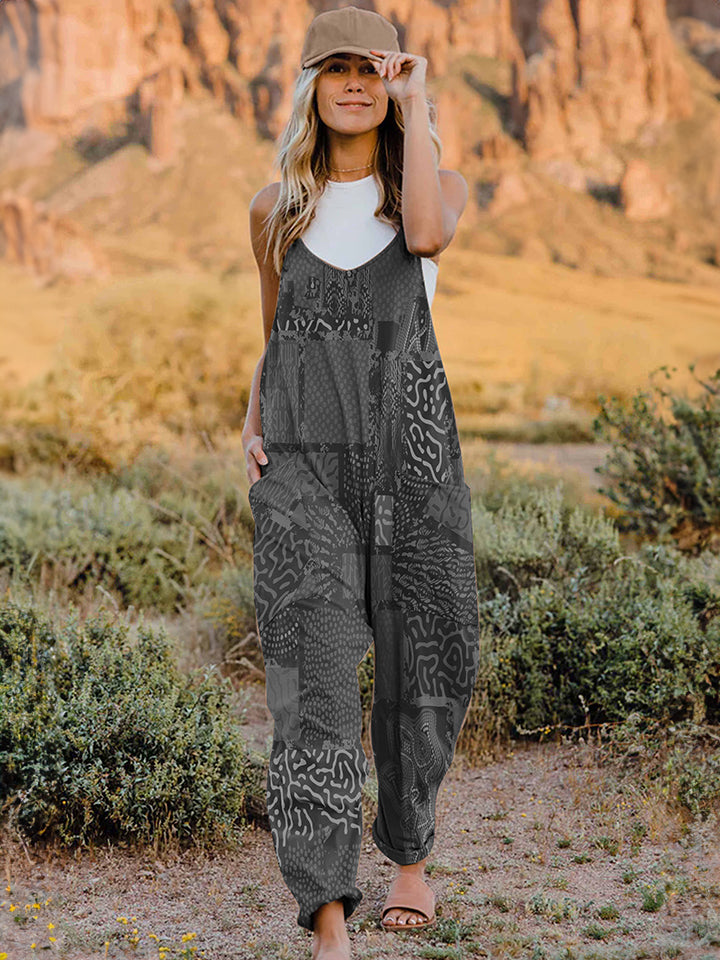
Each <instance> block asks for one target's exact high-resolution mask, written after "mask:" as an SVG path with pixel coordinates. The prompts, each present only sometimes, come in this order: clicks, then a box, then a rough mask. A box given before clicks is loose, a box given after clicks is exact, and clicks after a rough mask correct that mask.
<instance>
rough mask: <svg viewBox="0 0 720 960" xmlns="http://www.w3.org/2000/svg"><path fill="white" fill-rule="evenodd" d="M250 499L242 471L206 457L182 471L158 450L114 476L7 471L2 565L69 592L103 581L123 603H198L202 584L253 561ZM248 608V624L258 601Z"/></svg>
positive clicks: (2, 489)
mask: <svg viewBox="0 0 720 960" xmlns="http://www.w3.org/2000/svg"><path fill="white" fill-rule="evenodd" d="M203 467H204V469H205V472H206V475H205V476H202V477H196V476H195V475H196V474H197V473H199V472H201V470H202V468H203ZM229 472H230V468H228V473H229ZM233 481H235V482H233ZM245 504H246V495H244V494H243V492H242V487H241V486H239V484H238V482H237V478H235V477H230V476H228V477H224V476H223V475H222V474H221V472H220V471H219V470H218V471H217V472H216V473H213V472H212V471H211V469H210V467H209V465H208V464H207V463H201V462H196V463H194V464H193V465H192V466H191V467H188V468H186V472H185V474H184V475H179V474H178V472H177V470H175V469H173V467H172V466H171V465H170V464H166V463H164V462H161V461H160V460H159V458H158V457H155V458H154V460H153V461H151V460H150V458H149V457H147V458H139V459H138V461H137V462H136V463H135V464H134V465H133V467H132V468H128V469H127V470H124V471H121V472H120V474H119V475H118V476H117V477H102V478H95V479H92V480H91V479H87V478H81V477H78V476H75V477H70V478H68V477H66V478H63V480H62V485H61V484H60V483H59V482H58V479H57V478H55V479H52V478H43V477H39V476H32V477H26V478H22V479H19V478H12V479H8V478H3V479H2V480H1V481H0V568H2V569H4V570H5V571H7V573H8V574H9V575H10V576H11V577H12V578H14V579H16V580H19V581H21V582H23V583H33V582H36V581H38V580H39V581H42V583H43V584H44V585H45V586H46V587H47V586H48V585H51V586H54V587H56V588H62V589H67V590H68V591H70V592H71V593H82V592H83V591H87V590H89V589H90V590H93V589H95V588H96V587H98V586H99V587H101V588H102V589H103V590H105V591H109V592H111V593H112V594H113V595H114V596H116V597H119V599H120V602H121V603H122V604H123V605H125V606H130V605H131V604H132V605H134V606H135V607H137V608H142V609H155V610H159V611H163V612H172V611H174V610H175V609H176V608H178V607H188V606H192V604H193V602H194V601H195V599H196V598H197V596H198V595H199V593H203V591H199V588H200V587H201V586H212V585H214V584H215V583H216V580H217V577H218V573H219V571H221V570H223V569H226V568H227V567H229V566H232V565H233V564H234V563H236V562H237V563H238V564H242V558H243V555H244V557H245V564H244V566H245V568H246V569H247V568H248V566H249V561H248V559H247V558H248V557H249V556H250V550H251V544H252V540H251V520H250V515H249V511H248V508H247V506H246V505H245ZM205 592H206V591H205ZM242 614H243V616H242V617H241V619H243V620H244V624H245V626H247V627H251V626H252V623H253V622H254V613H253V612H252V610H249V611H248V610H247V609H246V608H245V606H244V607H243V611H242Z"/></svg>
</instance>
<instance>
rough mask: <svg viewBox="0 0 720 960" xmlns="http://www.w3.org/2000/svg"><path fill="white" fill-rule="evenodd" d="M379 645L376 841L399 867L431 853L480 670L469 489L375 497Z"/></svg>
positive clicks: (424, 487)
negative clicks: (440, 799)
mask: <svg viewBox="0 0 720 960" xmlns="http://www.w3.org/2000/svg"><path fill="white" fill-rule="evenodd" d="M370 582H371V589H372V601H371V606H372V613H373V627H374V636H375V683H374V692H373V709H372V719H371V738H372V747H373V754H374V757H375V765H376V770H377V777H378V812H377V816H376V818H375V820H374V822H373V824H372V835H373V839H374V840H375V843H376V845H377V846H378V848H379V849H380V850H381V851H382V852H383V853H384V854H385V855H386V856H387V857H388V858H389V859H391V860H393V861H395V862H396V863H399V864H409V863H417V862H418V861H419V860H423V859H424V858H425V857H426V856H427V855H428V854H429V853H430V851H431V850H432V847H433V843H434V839H435V806H436V799H437V794H438V790H439V787H440V784H441V782H442V780H443V778H444V776H445V774H446V773H447V771H448V769H449V767H450V764H451V762H452V759H453V755H454V751H455V745H456V742H457V738H458V735H459V733H460V729H461V726H462V723H463V720H464V717H465V714H466V711H467V708H468V706H469V703H470V698H471V696H472V692H473V688H474V685H475V680H476V678H477V672H478V666H479V642H478V634H479V613H478V605H477V581H476V574H475V558H474V553H473V535H472V517H471V494H470V488H469V487H468V485H467V484H466V483H462V484H445V483H432V482H427V481H425V480H418V479H414V478H413V477H411V476H409V475H408V476H404V477H401V481H400V485H399V487H398V489H397V492H396V494H395V495H388V494H379V495H377V496H376V497H375V523H374V536H373V544H372V549H371V553H370Z"/></svg>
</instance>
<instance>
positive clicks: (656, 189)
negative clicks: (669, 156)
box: [620, 159, 672, 220]
mask: <svg viewBox="0 0 720 960" xmlns="http://www.w3.org/2000/svg"><path fill="white" fill-rule="evenodd" d="M620 195H621V198H622V204H623V207H624V208H625V215H626V216H627V217H628V219H629V220H657V219H659V218H661V217H665V216H667V215H668V214H669V213H670V212H671V210H672V197H671V195H670V192H669V189H668V184H667V182H666V181H665V178H664V176H663V175H662V173H661V172H660V171H659V170H653V169H652V168H651V167H650V166H649V165H648V164H647V163H645V161H644V160H637V159H635V160H631V161H630V163H629V164H628V166H627V169H626V171H625V174H624V176H623V178H622V181H621V182H620Z"/></svg>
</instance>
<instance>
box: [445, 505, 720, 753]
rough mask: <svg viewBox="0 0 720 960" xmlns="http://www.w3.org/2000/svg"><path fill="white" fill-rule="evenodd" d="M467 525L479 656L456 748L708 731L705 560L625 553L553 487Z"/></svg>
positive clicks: (714, 590)
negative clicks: (666, 729)
mask: <svg viewBox="0 0 720 960" xmlns="http://www.w3.org/2000/svg"><path fill="white" fill-rule="evenodd" d="M473 516H474V528H475V555H476V564H477V570H478V588H479V604H480V614H481V637H480V644H481V658H480V670H479V676H478V681H477V683H476V688H475V691H474V693H473V699H472V701H471V704H470V710H469V714H468V718H467V720H466V723H465V727H464V729H463V733H462V735H461V746H462V748H463V749H465V750H468V751H469V752H470V754H473V753H475V752H485V750H486V749H487V748H489V746H490V743H491V742H492V741H495V742H502V741H505V740H507V739H508V738H510V737H513V736H517V735H522V734H526V733H533V734H542V733H550V732H551V731H552V730H553V728H554V727H556V726H558V727H561V726H564V725H567V726H577V725H581V724H584V723H586V722H588V723H601V722H607V721H621V720H623V719H625V718H626V717H627V716H628V714H629V713H632V712H638V713H640V714H642V715H644V716H648V717H653V718H656V719H658V720H664V721H667V722H669V721H679V720H683V719H691V720H694V721H695V722H698V723H700V722H708V723H718V722H720V617H718V616H716V615H715V614H716V613H717V612H718V610H720V561H718V560H717V558H714V557H713V558H711V560H710V561H708V560H707V559H706V558H705V557H699V558H691V557H687V556H684V555H683V554H682V553H681V552H679V551H678V550H676V549H673V548H671V547H670V546H663V545H645V546H644V547H643V548H641V549H640V551H638V553H637V555H635V556H623V555H622V553H621V551H620V548H619V544H618V539H617V532H616V530H615V527H614V524H613V522H612V521H611V520H609V519H606V518H603V517H601V516H599V515H596V516H591V515H588V514H587V513H586V512H585V510H584V508H580V507H568V506H567V505H565V504H563V502H562V499H561V495H560V490H559V487H558V488H556V489H555V490H554V491H553V490H550V491H548V490H539V491H535V492H534V493H532V494H529V495H528V496H527V497H526V498H525V500H524V502H523V503H522V504H520V505H518V504H517V503H509V502H508V503H505V504H503V505H502V506H501V507H500V508H499V509H497V510H496V511H490V510H487V508H486V507H485V506H484V505H483V504H482V502H479V501H475V502H474V507H473Z"/></svg>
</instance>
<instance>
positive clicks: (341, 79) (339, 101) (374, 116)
mask: <svg viewBox="0 0 720 960" xmlns="http://www.w3.org/2000/svg"><path fill="white" fill-rule="evenodd" d="M378 62H379V61H378ZM315 89H316V94H317V109H318V114H319V116H320V119H321V120H322V122H323V123H324V124H325V126H327V127H330V128H331V129H333V130H336V131H337V132H338V133H365V132H366V131H367V130H372V129H373V128H374V127H377V126H379V124H381V123H382V121H383V120H384V119H385V115H386V113H387V108H388V95H387V91H386V90H385V84H384V83H383V81H382V77H381V76H380V74H379V73H378V72H377V70H376V69H375V67H374V66H373V64H372V62H371V61H370V60H369V59H368V58H367V57H363V56H361V55H360V54H357V53H334V54H331V55H330V56H329V57H326V58H325V60H323V62H322V70H321V71H320V74H319V75H318V78H317V86H316V88H315Z"/></svg>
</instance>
